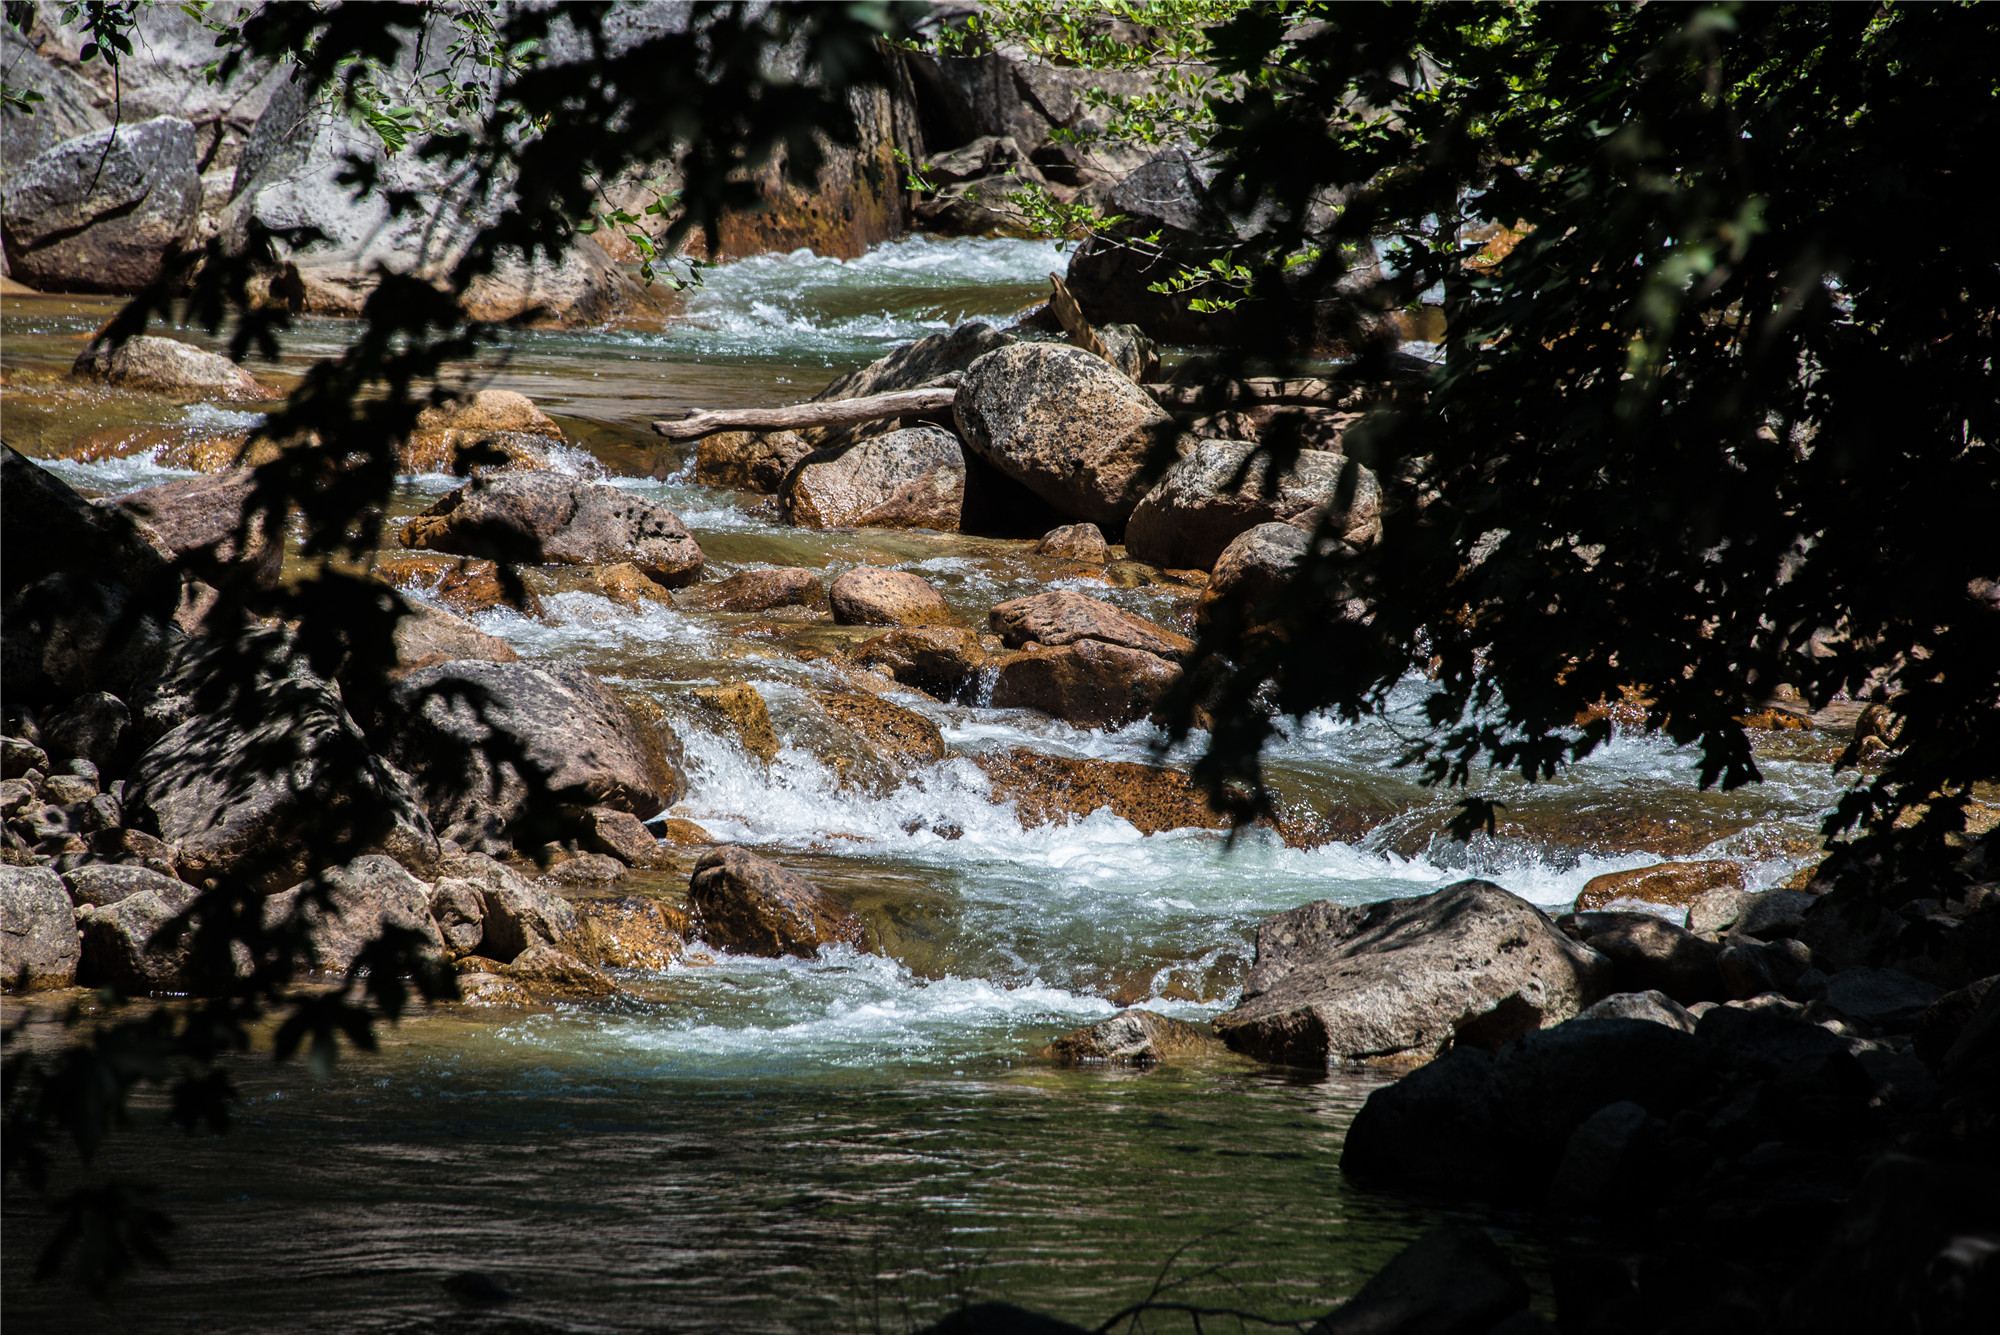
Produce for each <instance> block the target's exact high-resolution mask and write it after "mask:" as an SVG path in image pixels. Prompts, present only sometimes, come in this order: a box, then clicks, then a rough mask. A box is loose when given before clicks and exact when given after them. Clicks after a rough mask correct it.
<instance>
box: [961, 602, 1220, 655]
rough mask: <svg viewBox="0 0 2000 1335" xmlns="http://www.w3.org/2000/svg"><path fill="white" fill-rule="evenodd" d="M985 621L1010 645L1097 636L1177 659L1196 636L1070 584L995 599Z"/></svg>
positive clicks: (1058, 642)
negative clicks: (1075, 589) (1177, 631)
mask: <svg viewBox="0 0 2000 1335" xmlns="http://www.w3.org/2000/svg"><path fill="white" fill-rule="evenodd" d="M987 623H988V625H990V626H991V627H992V629H993V633H994V634H995V635H998V636H999V637H1000V641H1001V643H1003V644H1005V645H1006V646H1007V647H1008V648H1010V649H1019V648H1022V647H1023V646H1026V645H1029V644H1039V645H1043V646H1046V647H1049V648H1054V647H1056V646H1059V645H1065V644H1075V643H1077V642H1079V641H1081V640H1097V641H1101V642H1102V643H1104V644H1115V645H1120V646H1122V647H1124V648H1127V649H1138V650H1141V651H1142V652H1145V653H1149V654H1155V655H1157V656H1159V657H1160V658H1164V659H1167V660H1169V661H1170V662H1176V663H1177V662H1180V661H1181V660H1182V659H1183V658H1185V657H1186V656H1187V655H1188V654H1189V653H1191V652H1193V650H1194V642H1193V641H1192V640H1190V639H1188V638H1187V637H1186V636H1185V635H1177V634H1175V633H1174V632H1173V631H1170V630H1168V629H1167V628H1166V627H1165V626H1161V625H1156V624H1155V623H1153V622H1151V621H1148V620H1146V619H1145V618H1144V617H1141V616H1134V615H1133V614H1132V613H1130V612H1127V611H1125V610H1123V609H1122V608H1117V607H1113V606H1112V605H1111V604H1110V603H1107V602H1105V601H1104V600H1103V599H1101V598H1092V597H1089V596H1088V595H1086V594H1081V593H1075V592H1072V591H1071V590H1068V589H1056V590H1053V591H1051V592H1049V593H1038V594H1036V595H1034V596H1033V597H1031V598H1015V599H1013V600H1011V601H1009V602H1004V603H999V604H996V605H995V606H994V607H993V609H992V611H990V612H989V613H987Z"/></svg>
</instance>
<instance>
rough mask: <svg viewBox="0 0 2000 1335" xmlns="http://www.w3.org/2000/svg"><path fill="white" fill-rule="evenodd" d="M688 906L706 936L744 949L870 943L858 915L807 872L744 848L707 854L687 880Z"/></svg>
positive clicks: (788, 950) (773, 953)
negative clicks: (839, 902) (820, 885)
mask: <svg viewBox="0 0 2000 1335" xmlns="http://www.w3.org/2000/svg"><path fill="white" fill-rule="evenodd" d="M688 909H689V911H690V913H691V914H692V916H693V918H694V922H695V930H696V932H697V933H698V934H699V936H700V937H701V939H702V940H703V941H706V942H708V944H710V945H712V946H715V947H717V948H718V949H721V950H729V951H734V952H736V953H737V954H741V955H764V956H769V957H773V958H775V957H777V956H779V955H798V956H801V957H810V956H811V955H813V954H814V953H816V952H817V951H818V950H819V948H820V947H821V946H828V945H850V946H853V947H854V948H855V949H856V950H865V949H867V934H866V929H865V928H864V927H863V926H862V923H861V920H860V919H859V918H857V917H855V916H854V915H853V914H852V913H850V912H848V910H847V909H845V908H844V907H842V906H841V905H840V904H838V903H836V902H835V901H834V900H833V899H832V898H831V897H830V896H828V895H827V894H826V892H825V891H823V890H821V889H820V888H819V887H818V886H816V885H814V884H813V883H812V882H811V881H808V880H807V879H806V878H805V877H803V876H800V875H798V874H797V873H796V872H791V871H787V870H786V869H785V868H783V867H780V866H779V865H778V864H777V863H775V862H768V861H766V860H765V859H763V858H760V857H758V856H757V855H756V854H754V853H746V852H744V851H743V850H742V849H740V848H718V849H713V850H711V851H709V852H707V853H704V854H702V856H701V859H700V860H699V861H698V862H696V863H695V864H694V877H693V879H692V880H691V881H689V883H688Z"/></svg>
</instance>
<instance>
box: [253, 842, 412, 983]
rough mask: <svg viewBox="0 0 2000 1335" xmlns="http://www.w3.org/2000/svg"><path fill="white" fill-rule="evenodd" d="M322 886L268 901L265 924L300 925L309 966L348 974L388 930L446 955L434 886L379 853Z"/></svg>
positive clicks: (326, 875) (326, 878)
mask: <svg viewBox="0 0 2000 1335" xmlns="http://www.w3.org/2000/svg"><path fill="white" fill-rule="evenodd" d="M319 880H320V884H319V886H318V887H311V886H305V885H299V886H294V887H292V888H291V889H290V890H286V891H284V892H282V893H280V894H275V895H272V896H270V897H269V898H268V899H266V900H265V901H264V925H265V927H266V928H267V929H272V930H276V929H277V928H278V927H279V926H280V925H281V924H290V925H292V926H295V927H297V928H298V929H299V930H300V931H301V932H302V934H303V937H304V941H305V957H304V960H303V961H302V962H303V963H304V964H305V965H306V967H307V968H310V969H314V970H318V971H320V972H322V973H345V972H347V970H348V969H349V968H351V967H352V966H353V964H354V962H355V961H356V960H357V959H359V958H360V957H361V952H362V950H363V949H364V948H365V947H366V946H367V945H368V944H369V943H370V942H372V941H374V940H376V939H377V938H379V937H380V936H381V935H382V933H383V931H384V930H385V929H388V928H397V929H400V930H402V931H406V932H414V933H416V935H417V936H418V937H419V938H420V939H421V943H422V944H421V946H420V948H421V949H428V950H430V951H433V952H435V953H436V954H438V955H443V954H445V953H446V948H445V942H444V938H443V936H442V935H441V934H440V933H439V931H438V924H437V922H436V921H435V920H434V919H433V918H432V916H431V903H430V887H429V886H427V885H425V884H424V883H423V882H421V881H419V880H418V879H417V878H416V877H414V876H412V875H410V873H409V872H408V871H406V870H404V869H403V868H402V867H400V866H398V865H397V864H396V863H395V862H394V861H393V860H391V859H389V858H385V857H382V856H380V855H374V856H369V857H360V858H356V859H354V860H353V861H352V862H349V863H348V864H347V865H345V866H343V867H334V868H331V869H330V870H328V871H325V872H323V873H321V875H320V878H319Z"/></svg>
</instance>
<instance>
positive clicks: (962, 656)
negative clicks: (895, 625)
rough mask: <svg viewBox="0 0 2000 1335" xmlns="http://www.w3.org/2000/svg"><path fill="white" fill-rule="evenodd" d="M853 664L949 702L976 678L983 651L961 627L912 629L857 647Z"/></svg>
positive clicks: (967, 631)
mask: <svg viewBox="0 0 2000 1335" xmlns="http://www.w3.org/2000/svg"><path fill="white" fill-rule="evenodd" d="M854 661H855V662H856V663H858V664H860V665H861V666H862V667H866V668H879V669H881V670H883V671H885V672H887V673H888V674H889V675H890V676H892V677H894V678H895V679H896V680H897V681H898V682H901V683H902V684H903V685H905V686H914V687H916V688H917V689H918V690H920V691H928V692H930V693H931V694H932V695H935V696H938V697H939V698H940V699H949V698H951V697H952V696H955V695H957V694H958V693H959V692H960V691H962V690H964V689H965V687H966V686H967V685H968V684H970V683H971V682H973V681H975V680H976V679H977V678H978V676H979V669H980V667H981V665H983V664H984V663H985V662H986V650H985V649H984V648H982V647H981V645H980V643H979V637H978V636H977V635H975V634H973V633H972V632H971V631H969V630H967V629H965V628H964V627H963V626H911V627H908V628H906V629H902V630H892V631H890V632H889V633H888V634H887V635H877V636H876V637H875V638H874V639H872V640H865V641H863V642H862V643H861V644H858V645H856V646H855V648H854Z"/></svg>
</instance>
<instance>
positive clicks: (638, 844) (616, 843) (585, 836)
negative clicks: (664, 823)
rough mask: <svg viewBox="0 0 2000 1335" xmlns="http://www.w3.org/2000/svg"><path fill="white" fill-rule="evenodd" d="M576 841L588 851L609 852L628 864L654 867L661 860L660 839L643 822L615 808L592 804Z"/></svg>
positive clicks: (585, 815)
mask: <svg viewBox="0 0 2000 1335" xmlns="http://www.w3.org/2000/svg"><path fill="white" fill-rule="evenodd" d="M577 841H578V843H579V844H580V845H581V846H582V847H583V849H584V850H585V851H587V852H591V853H604V854H607V855H609V856H611V857H614V858H617V859H618V860H619V861H620V862H623V863H624V864H625V865H626V866H628V867H652V866H657V865H658V864H659V861H660V845H659V841H658V840H656V839H654V838H653V835H652V833H651V832H650V831H649V830H647V829H646V826H645V824H644V822H642V821H641V820H640V819H639V818H638V817H637V816H635V815H633V814H632V813H631V812H629V811H619V810H617V809H616V808H615V807H591V808H590V809H589V810H587V811H585V812H584V813H583V819H582V821H581V822H580V823H579V826H578V833H577Z"/></svg>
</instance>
